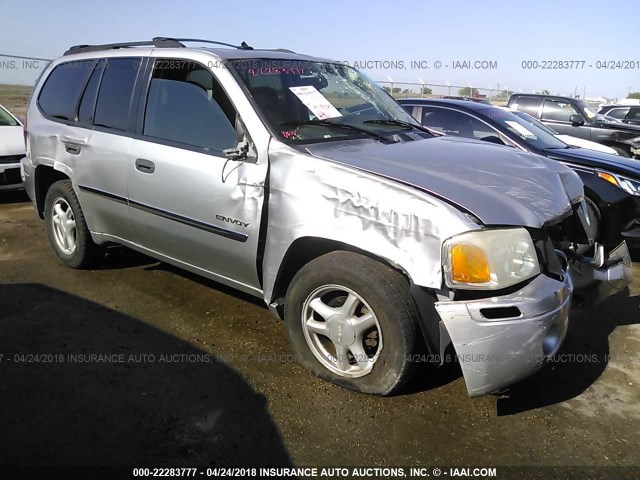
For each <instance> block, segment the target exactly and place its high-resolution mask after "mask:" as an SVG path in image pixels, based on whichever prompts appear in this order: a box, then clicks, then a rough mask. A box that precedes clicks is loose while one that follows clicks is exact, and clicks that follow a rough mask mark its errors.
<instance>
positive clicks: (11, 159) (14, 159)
mask: <svg viewBox="0 0 640 480" xmlns="http://www.w3.org/2000/svg"><path fill="white" fill-rule="evenodd" d="M23 157H24V155H5V156H4V157H3V156H0V163H20V160H22V158H23Z"/></svg>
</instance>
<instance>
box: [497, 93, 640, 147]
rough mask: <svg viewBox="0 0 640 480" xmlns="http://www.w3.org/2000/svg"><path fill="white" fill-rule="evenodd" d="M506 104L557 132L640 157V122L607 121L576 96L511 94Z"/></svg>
mask: <svg viewBox="0 0 640 480" xmlns="http://www.w3.org/2000/svg"><path fill="white" fill-rule="evenodd" d="M508 106H509V107H511V108H515V109H516V110H520V111H522V112H525V113H528V114H529V115H531V116H532V117H534V118H537V119H538V120H540V121H541V122H543V123H545V124H547V125H548V126H550V127H551V128H552V129H553V130H555V131H556V132H558V133H561V134H565V135H572V136H574V137H580V138H585V139H587V140H591V141H593V142H598V143H602V144H603V145H607V146H609V147H611V148H613V149H614V150H616V151H617V152H618V153H619V154H620V155H622V156H624V157H635V158H640V125H638V126H637V125H628V124H626V123H621V122H618V121H615V120H609V119H607V118H605V117H604V115H600V114H597V113H596V112H594V111H593V109H592V108H591V106H590V105H589V104H588V103H587V102H586V101H585V100H582V99H580V98H570V97H557V96H553V95H533V94H514V95H511V97H510V98H509V103H508Z"/></svg>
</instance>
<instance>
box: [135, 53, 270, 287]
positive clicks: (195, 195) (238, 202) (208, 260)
mask: <svg viewBox="0 0 640 480" xmlns="http://www.w3.org/2000/svg"><path fill="white" fill-rule="evenodd" d="M170 65H171V66H172V68H165V67H167V66H170ZM145 98H146V101H145V105H144V108H143V111H141V126H140V132H139V135H137V136H136V138H135V139H134V140H133V143H132V146H131V150H130V153H131V155H130V158H131V161H130V165H129V169H128V172H129V174H128V175H129V208H130V215H131V221H132V224H133V228H134V232H135V238H136V242H137V243H139V244H140V245H141V246H143V247H145V248H147V249H150V250H153V251H154V252H156V253H159V254H160V255H162V256H165V257H167V258H168V259H172V260H174V261H175V263H177V264H182V265H183V266H185V267H188V268H190V269H191V270H194V271H198V272H201V273H203V274H208V276H210V277H212V278H215V279H217V280H219V281H221V282H223V283H227V284H233V285H234V286H236V287H237V288H240V289H244V290H245V291H249V292H252V293H257V292H259V289H260V281H259V278H258V272H257V266H256V255H257V250H258V241H259V239H258V236H259V232H260V219H261V213H262V206H263V200H264V181H265V178H266V173H267V164H266V158H258V159H257V162H256V161H255V159H253V160H252V162H251V163H249V162H242V161H237V160H230V159H228V158H226V157H225V155H224V154H223V150H225V149H230V148H235V147H236V145H237V143H238V136H237V133H236V129H235V125H236V124H237V123H236V122H237V121H238V120H239V119H238V118H237V113H236V111H235V109H234V107H233V104H232V103H231V102H230V100H229V98H228V97H227V96H226V94H225V93H224V91H223V90H222V88H221V87H220V85H219V83H218V82H217V80H216V79H215V78H214V76H213V75H212V73H211V71H210V70H208V69H207V68H206V67H205V66H203V65H200V64H198V63H196V62H192V61H189V62H185V61H184V59H183V60H176V61H175V62H173V63H172V60H171V59H156V60H155V63H154V64H153V69H152V71H151V80H150V83H149V87H148V91H147V92H146V93H145Z"/></svg>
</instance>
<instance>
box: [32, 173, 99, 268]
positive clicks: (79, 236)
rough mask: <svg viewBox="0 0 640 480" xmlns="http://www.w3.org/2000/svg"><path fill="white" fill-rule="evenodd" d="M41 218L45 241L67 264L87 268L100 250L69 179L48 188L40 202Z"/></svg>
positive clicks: (97, 256) (96, 257) (72, 266)
mask: <svg viewBox="0 0 640 480" xmlns="http://www.w3.org/2000/svg"><path fill="white" fill-rule="evenodd" d="M44 219H45V226H46V229H47V236H48V237H49V244H50V245H51V248H52V249H53V251H54V253H55V254H56V256H57V257H58V259H59V260H60V262H62V263H63V264H64V265H66V266H67V267H71V268H86V267H89V266H90V265H92V264H93V263H94V262H95V261H96V260H97V259H98V258H99V257H100V256H101V254H102V253H103V249H102V248H101V247H100V246H98V245H96V244H95V243H94V242H93V240H92V239H91V233H89V228H88V227H87V222H86V220H85V218H84V214H83V213H82V208H80V203H79V202H78V197H77V196H76V193H75V192H74V191H73V186H72V185H71V180H60V181H58V182H55V183H53V184H52V185H51V186H50V187H49V190H48V191H47V196H46V198H45V201H44Z"/></svg>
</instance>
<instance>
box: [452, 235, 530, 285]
mask: <svg viewBox="0 0 640 480" xmlns="http://www.w3.org/2000/svg"><path fill="white" fill-rule="evenodd" d="M442 254H443V255H442V258H443V267H444V278H445V282H446V283H447V285H448V286H449V287H450V288H462V289H469V290H497V289H500V288H505V287H509V286H511V285H515V284H518V283H520V282H523V281H524V280H527V279H529V278H531V277H534V276H536V275H538V274H539V273H540V264H539V262H538V256H537V254H536V249H535V247H534V245H533V240H531V235H530V234H529V232H527V231H526V230H525V229H524V228H505V229H496V230H477V231H473V232H467V233H463V234H460V235H456V236H455V237H451V238H450V239H448V240H446V241H445V242H444V245H443V252H442Z"/></svg>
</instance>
